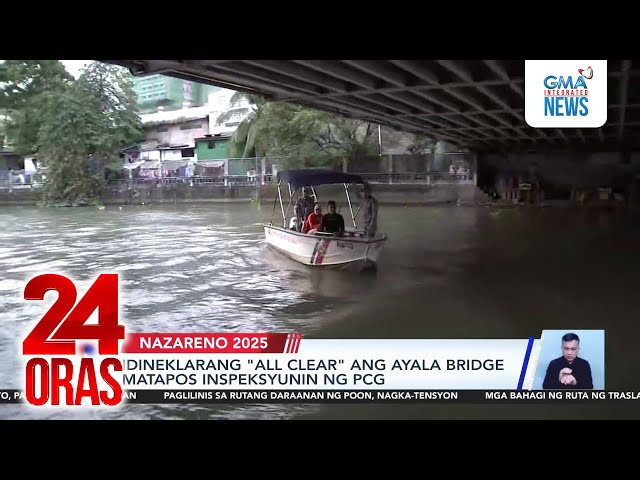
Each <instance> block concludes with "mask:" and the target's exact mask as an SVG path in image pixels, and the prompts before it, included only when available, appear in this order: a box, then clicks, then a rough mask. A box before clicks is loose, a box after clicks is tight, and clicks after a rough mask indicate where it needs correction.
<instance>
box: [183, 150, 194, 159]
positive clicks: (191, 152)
mask: <svg viewBox="0 0 640 480" xmlns="http://www.w3.org/2000/svg"><path fill="white" fill-rule="evenodd" d="M182 156H183V157H194V156H195V155H194V149H193V148H183V149H182Z"/></svg>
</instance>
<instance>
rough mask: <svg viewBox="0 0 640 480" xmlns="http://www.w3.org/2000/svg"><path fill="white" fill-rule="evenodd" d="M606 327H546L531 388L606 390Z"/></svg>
mask: <svg viewBox="0 0 640 480" xmlns="http://www.w3.org/2000/svg"><path fill="white" fill-rule="evenodd" d="M604 338H605V334H604V330H570V329H569V330H543V332H542V335H541V337H540V341H539V342H536V343H537V346H536V348H535V349H534V351H532V352H531V363H533V364H534V365H535V366H536V368H535V371H534V372H533V386H532V390H604V389H605V354H604V350H605V346H604Z"/></svg>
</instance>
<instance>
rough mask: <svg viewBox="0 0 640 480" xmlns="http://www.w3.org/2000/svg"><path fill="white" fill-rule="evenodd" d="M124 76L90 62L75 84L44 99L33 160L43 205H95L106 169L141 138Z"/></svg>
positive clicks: (129, 87)
mask: <svg viewBox="0 0 640 480" xmlns="http://www.w3.org/2000/svg"><path fill="white" fill-rule="evenodd" d="M127 75H128V74H124V73H123V72H122V70H121V69H119V68H118V67H115V66H111V65H104V64H101V63H97V62H94V63H92V64H90V65H89V66H87V67H86V68H85V70H84V71H83V72H82V74H81V76H80V78H79V79H78V81H76V82H74V83H72V84H70V85H67V86H66V87H65V88H64V90H62V91H55V92H49V93H47V94H46V95H44V96H43V101H42V103H41V118H42V126H41V128H40V130H39V134H38V142H39V144H40V145H41V147H40V149H39V151H38V159H39V160H40V161H41V162H42V163H43V164H44V166H45V168H46V181H45V198H44V200H45V202H46V203H47V204H50V205H65V206H66V205H93V204H97V203H100V192H101V191H102V188H103V187H104V178H105V169H109V168H110V167H112V168H116V169H119V166H120V158H119V152H120V149H121V148H122V147H123V146H125V145H128V144H131V143H134V142H138V141H140V140H142V139H143V138H144V132H143V128H142V122H141V120H140V117H139V116H138V114H137V110H136V108H137V107H136V102H135V96H134V93H133V88H132V85H131V80H130V79H129V78H127Z"/></svg>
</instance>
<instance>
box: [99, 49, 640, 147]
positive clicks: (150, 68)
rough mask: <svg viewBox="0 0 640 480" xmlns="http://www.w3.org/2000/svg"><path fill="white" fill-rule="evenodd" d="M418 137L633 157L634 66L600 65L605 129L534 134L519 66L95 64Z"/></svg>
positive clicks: (636, 125)
mask: <svg viewBox="0 0 640 480" xmlns="http://www.w3.org/2000/svg"><path fill="white" fill-rule="evenodd" d="M104 61H105V62H108V63H113V64H118V65H121V66H125V67H127V68H129V69H130V71H131V72H132V73H134V74H135V75H146V74H164V75H169V76H174V77H179V78H183V79H186V80H192V81H196V82H202V83H207V84H211V85H216V86H220V87H224V88H229V89H232V90H237V91H243V92H247V93H254V94H257V95H261V96H263V97H265V98H266V99H268V100H272V101H286V102H292V103H296V104H299V105H304V106H308V107H312V108H318V109H321V110H325V111H330V112H334V113H338V114H340V115H343V116H347V117H351V118H357V119H362V120H367V121H371V122H375V123H381V124H383V125H387V126H389V127H393V128H396V129H398V130H403V131H407V132H412V133H419V134H424V135H428V136H430V137H432V138H436V139H438V140H443V141H448V142H450V143H452V144H454V145H457V146H459V147H461V148H469V149H470V150H474V151H502V152H507V151H511V152H515V151H530V152H542V151H549V150H568V149H570V150H574V151H575V150H582V149H584V150H589V151H594V150H600V151H603V150H609V151H624V150H637V149H640V82H639V81H638V80H639V78H640V68H636V69H633V67H634V66H636V67H640V62H638V61H632V60H609V61H608V62H607V64H608V71H609V76H608V82H607V85H608V104H609V108H608V115H607V123H606V124H605V125H604V126H603V127H601V128H597V129H535V128H532V127H530V126H529V125H527V123H526V122H525V118H524V61H523V60H519V61H518V60H516V61H513V60H509V61H505V60H104Z"/></svg>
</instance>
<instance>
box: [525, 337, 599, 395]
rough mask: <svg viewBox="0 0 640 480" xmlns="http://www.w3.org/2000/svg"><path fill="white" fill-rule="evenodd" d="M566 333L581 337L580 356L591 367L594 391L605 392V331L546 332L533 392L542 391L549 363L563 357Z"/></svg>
mask: <svg viewBox="0 0 640 480" xmlns="http://www.w3.org/2000/svg"><path fill="white" fill-rule="evenodd" d="M566 333H575V334H576V335H578V337H580V353H578V356H579V357H580V358H583V359H584V360H586V361H588V362H589V365H591V376H592V377H593V389H594V390H604V330H544V331H543V332H542V334H543V337H542V338H543V342H542V350H541V351H540V358H539V360H538V366H537V368H536V376H535V377H534V379H533V390H542V382H543V381H544V376H545V374H546V373H547V367H548V366H549V362H550V361H551V360H553V359H555V358H558V357H560V356H562V349H561V346H562V336H563V335H564V334H566Z"/></svg>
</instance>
